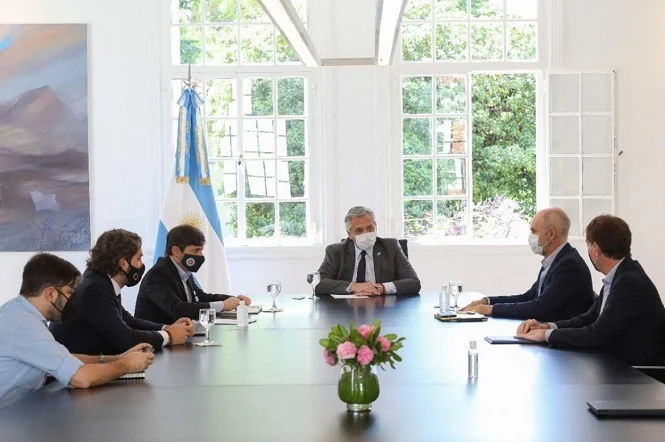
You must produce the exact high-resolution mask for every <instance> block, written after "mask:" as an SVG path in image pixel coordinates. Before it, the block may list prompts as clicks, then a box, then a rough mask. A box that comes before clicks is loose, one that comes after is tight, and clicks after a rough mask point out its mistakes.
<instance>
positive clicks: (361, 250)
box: [353, 243, 374, 260]
mask: <svg viewBox="0 0 665 442" xmlns="http://www.w3.org/2000/svg"><path fill="white" fill-rule="evenodd" d="M353 248H354V249H356V260H358V257H359V256H360V254H361V253H362V252H363V249H361V248H359V247H358V246H357V245H355V243H354V244H353ZM373 252H374V246H372V248H371V249H369V250H367V255H365V256H369V257H370V258H371V257H372V256H374V255H372V253H373Z"/></svg>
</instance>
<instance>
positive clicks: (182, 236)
mask: <svg viewBox="0 0 665 442" xmlns="http://www.w3.org/2000/svg"><path fill="white" fill-rule="evenodd" d="M205 243H206V237H205V235H204V234H203V232H201V231H200V230H199V229H197V228H196V227H194V226H190V225H189V224H181V225H179V226H177V227H174V228H172V229H171V230H169V233H167V234H166V250H164V255H166V256H171V255H172V253H171V249H172V248H173V246H176V247H178V248H179V249H180V250H184V249H185V247H187V246H197V247H203V246H204V245H205Z"/></svg>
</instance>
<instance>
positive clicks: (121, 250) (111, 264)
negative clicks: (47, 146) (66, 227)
mask: <svg viewBox="0 0 665 442" xmlns="http://www.w3.org/2000/svg"><path fill="white" fill-rule="evenodd" d="M140 248H141V237H140V236H138V235H137V234H136V233H133V232H129V231H127V230H124V229H112V230H108V231H106V232H104V233H102V234H101V235H100V236H99V238H97V243H96V244H95V246H94V247H93V248H92V250H90V257H89V258H88V260H87V261H86V264H87V266H88V268H89V269H92V270H94V271H96V272H98V273H101V274H105V275H111V276H114V275H117V274H118V273H120V272H121V271H122V269H121V268H120V264H119V261H120V260H121V259H122V258H125V259H126V260H127V261H128V262H129V261H131V260H132V257H133V256H134V255H136V252H138V251H139V249H140Z"/></svg>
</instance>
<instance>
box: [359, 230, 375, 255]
mask: <svg viewBox="0 0 665 442" xmlns="http://www.w3.org/2000/svg"><path fill="white" fill-rule="evenodd" d="M354 241H355V243H356V246H357V247H358V248H359V249H360V250H365V251H367V250H369V249H371V248H372V247H374V243H375V242H376V232H367V233H363V234H362V235H356V237H355V238H354Z"/></svg>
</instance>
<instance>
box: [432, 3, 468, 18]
mask: <svg viewBox="0 0 665 442" xmlns="http://www.w3.org/2000/svg"><path fill="white" fill-rule="evenodd" d="M434 1H435V11H436V12H435V14H436V17H435V18H436V19H437V20H452V19H456V20H458V19H464V18H466V17H467V13H466V1H465V0H434Z"/></svg>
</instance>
